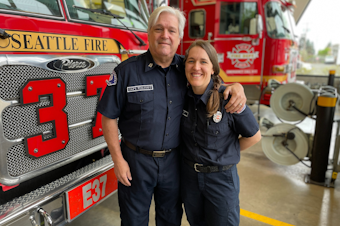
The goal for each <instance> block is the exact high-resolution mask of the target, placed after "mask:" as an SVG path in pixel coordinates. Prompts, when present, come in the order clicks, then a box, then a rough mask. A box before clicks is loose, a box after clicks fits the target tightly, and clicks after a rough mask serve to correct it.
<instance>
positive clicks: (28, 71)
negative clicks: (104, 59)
mask: <svg viewBox="0 0 340 226" xmlns="http://www.w3.org/2000/svg"><path fill="white" fill-rule="evenodd" d="M115 66H117V64H116V63H106V64H102V65H99V66H98V67H95V68H94V69H90V70H88V71H86V72H81V73H67V74H63V73H58V72H53V71H49V70H45V69H42V68H39V67H34V66H29V65H24V66H22V65H15V66H3V67H0V98H1V99H3V100H15V99H19V95H20V93H19V92H20V88H21V87H22V86H23V85H24V84H25V83H26V82H27V80H28V79H42V78H55V77H60V78H62V79H63V80H64V82H65V83H66V89H67V90H66V92H75V91H80V90H85V76H86V75H100V74H110V73H111V72H112V70H113V68H114V67H115Z"/></svg>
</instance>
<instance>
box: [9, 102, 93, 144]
mask: <svg viewBox="0 0 340 226" xmlns="http://www.w3.org/2000/svg"><path fill="white" fill-rule="evenodd" d="M97 102H98V97H97V96H93V97H85V96H75V97H69V98H67V105H66V107H65V112H66V113H67V116H68V124H69V125H72V124H75V123H78V122H82V121H86V120H90V119H94V117H95V113H96V106H97ZM49 104H50V101H49V100H41V101H40V103H37V104H29V105H24V106H19V105H16V106H10V107H7V108H6V109H5V110H4V111H3V114H2V119H3V129H4V136H5V137H6V138H7V139H9V140H13V139H19V138H23V137H27V136H31V135H35V134H38V133H42V132H45V131H50V130H52V123H44V124H40V125H38V120H37V114H36V111H37V108H39V107H44V106H48V105H49Z"/></svg>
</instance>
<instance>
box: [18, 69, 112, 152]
mask: <svg viewBox="0 0 340 226" xmlns="http://www.w3.org/2000/svg"><path fill="white" fill-rule="evenodd" d="M109 77H110V75H95V76H87V77H86V93H85V94H86V96H87V97H90V96H97V95H98V96H99V99H100V98H101V97H102V95H103V93H104V90H105V87H106V80H108V79H109ZM41 96H48V97H49V98H50V105H49V106H46V107H39V108H37V117H38V124H42V123H47V122H51V123H52V125H53V131H52V134H53V135H52V137H51V138H49V139H44V137H43V134H42V133H40V134H36V135H33V136H29V137H25V140H24V143H25V148H26V151H27V153H28V154H29V155H30V156H32V157H35V158H38V157H41V156H44V155H47V154H50V153H52V152H56V151H59V150H61V149H63V148H65V146H66V145H67V143H68V141H69V140H70V136H69V129H68V121H67V113H66V112H65V111H64V109H65V107H66V84H65V82H64V81H63V80H62V79H61V78H50V79H40V80H29V81H28V82H27V83H26V84H25V85H24V86H23V88H22V89H21V91H20V103H21V105H27V104H34V103H39V101H40V97H41ZM101 125H102V121H101V114H100V113H98V112H97V113H96V119H95V123H94V125H93V126H92V138H96V137H99V136H102V135H103V132H102V129H101Z"/></svg>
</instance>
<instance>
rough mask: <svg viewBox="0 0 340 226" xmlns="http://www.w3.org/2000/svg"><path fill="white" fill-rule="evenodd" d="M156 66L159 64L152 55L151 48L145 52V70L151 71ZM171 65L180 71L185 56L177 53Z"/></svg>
mask: <svg viewBox="0 0 340 226" xmlns="http://www.w3.org/2000/svg"><path fill="white" fill-rule="evenodd" d="M156 66H158V65H157V64H156V63H155V61H154V60H153V57H152V55H151V52H150V50H149V49H148V51H147V52H146V54H145V67H144V70H145V72H148V71H151V70H152V69H154V68H155V67H156ZM170 66H172V67H175V68H176V69H177V70H178V71H180V68H181V67H183V58H182V57H181V56H180V55H177V54H175V56H174V58H173V59H172V62H171V64H170Z"/></svg>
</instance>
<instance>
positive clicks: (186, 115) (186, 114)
mask: <svg viewBox="0 0 340 226" xmlns="http://www.w3.org/2000/svg"><path fill="white" fill-rule="evenodd" d="M182 115H183V116H185V117H188V116H189V112H188V111H186V110H184V109H183V113H182Z"/></svg>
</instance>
